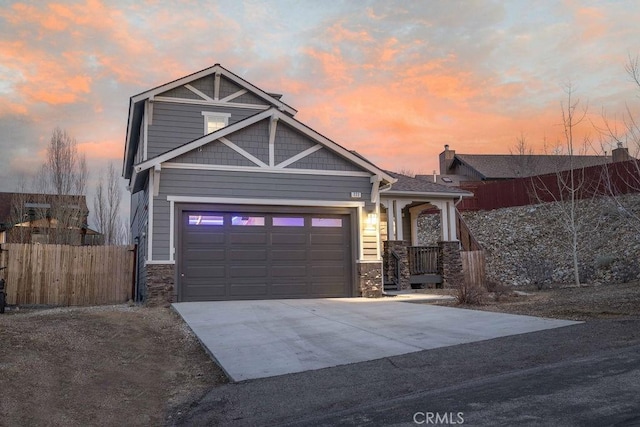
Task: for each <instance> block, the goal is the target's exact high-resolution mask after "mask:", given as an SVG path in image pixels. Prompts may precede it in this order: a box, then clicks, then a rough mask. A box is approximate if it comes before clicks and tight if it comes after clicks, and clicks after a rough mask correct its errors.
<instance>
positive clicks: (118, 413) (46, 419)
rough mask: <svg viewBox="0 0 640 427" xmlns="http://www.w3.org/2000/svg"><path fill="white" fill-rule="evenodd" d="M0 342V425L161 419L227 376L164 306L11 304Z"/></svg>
mask: <svg viewBox="0 0 640 427" xmlns="http://www.w3.org/2000/svg"><path fill="white" fill-rule="evenodd" d="M0 343H1V345H0V414H2V416H1V417H0V425H7V426H21V425H22V426H26V425H28V426H44V425H65V426H86V425H101V426H122V425H161V424H163V423H164V422H165V418H166V416H167V415H166V414H167V413H169V412H171V411H172V410H173V408H174V407H176V406H178V405H182V404H184V402H187V401H191V400H193V399H194V398H197V396H199V395H200V394H201V393H203V392H204V391H205V390H207V389H211V388H212V387H215V386H217V385H220V384H222V383H224V382H226V377H225V376H224V374H223V373H222V372H221V370H220V369H219V368H218V367H217V366H216V365H215V364H214V363H213V362H212V361H211V359H210V358H209V357H208V356H207V354H206V353H205V352H204V350H203V349H202V348H201V346H200V345H199V343H198V342H197V340H196V339H195V337H194V336H193V335H192V334H191V333H190V331H189V329H188V328H187V326H186V325H185V324H184V323H183V322H182V320H181V319H180V318H179V317H178V316H177V315H176V314H175V313H174V312H172V311H171V310H170V309H160V308H159V309H149V308H142V307H128V306H126V305H118V306H101V307H87V308H55V309H44V310H43V309H39V310H24V309H22V310H18V311H16V310H10V311H8V312H7V313H6V314H5V315H1V316H0Z"/></svg>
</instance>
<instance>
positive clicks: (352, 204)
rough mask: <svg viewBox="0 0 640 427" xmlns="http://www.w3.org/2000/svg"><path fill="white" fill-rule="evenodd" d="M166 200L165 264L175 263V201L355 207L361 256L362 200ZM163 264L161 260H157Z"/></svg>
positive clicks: (217, 198)
mask: <svg viewBox="0 0 640 427" xmlns="http://www.w3.org/2000/svg"><path fill="white" fill-rule="evenodd" d="M167 201H169V203H170V206H171V207H170V209H171V211H170V218H171V220H170V221H169V255H170V258H171V260H170V261H167V262H166V263H165V264H173V263H175V256H174V254H175V247H174V245H175V239H174V234H175V212H174V211H175V204H176V203H202V204H212V205H213V204H218V205H220V204H222V205H259V206H291V207H293V208H295V207H296V206H298V207H319V208H356V209H357V210H358V214H357V215H358V221H357V224H358V225H357V226H358V230H357V231H358V244H359V246H360V247H359V248H358V252H359V254H360V258H362V250H363V249H362V232H361V229H362V225H361V216H362V209H363V207H364V206H365V203H364V202H345V201H342V200H337V201H324V200H300V199H246V198H237V199H234V198H229V197H198V196H171V195H169V196H167ZM158 263H159V264H163V262H158Z"/></svg>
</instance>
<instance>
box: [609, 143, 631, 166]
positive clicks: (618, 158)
mask: <svg viewBox="0 0 640 427" xmlns="http://www.w3.org/2000/svg"><path fill="white" fill-rule="evenodd" d="M630 159H631V156H630V155H629V149H628V148H625V147H623V146H622V143H621V142H618V147H617V148H615V149H614V150H613V151H612V152H611V161H613V162H614V163H615V162H624V161H625V160H630Z"/></svg>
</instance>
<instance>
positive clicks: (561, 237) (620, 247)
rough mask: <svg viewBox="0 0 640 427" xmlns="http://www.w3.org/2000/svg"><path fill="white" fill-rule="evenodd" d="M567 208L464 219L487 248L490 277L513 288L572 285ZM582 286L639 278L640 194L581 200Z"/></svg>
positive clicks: (501, 212)
mask: <svg viewBox="0 0 640 427" xmlns="http://www.w3.org/2000/svg"><path fill="white" fill-rule="evenodd" d="M563 206H564V207H566V206H567V205H566V204H564V205H562V204H560V203H545V204H540V205H531V206H523V207H514V208H504V209H496V210H491V211H479V212H465V213H463V217H464V219H465V221H466V222H467V224H468V225H469V229H470V230H471V232H472V233H473V235H474V236H475V237H476V238H477V239H478V240H479V241H480V243H481V244H482V246H483V247H484V249H485V256H486V261H487V265H486V271H487V278H488V279H490V280H495V281H498V282H501V283H506V284H513V285H527V284H543V285H544V284H551V283H571V282H572V280H573V270H572V261H571V251H570V248H569V246H568V243H569V238H570V235H569V234H568V232H567V230H566V224H567V220H566V219H565V214H566V212H567V210H566V208H563ZM576 213H577V215H578V221H576V225H577V227H578V228H577V229H578V236H579V246H578V253H579V265H580V275H581V282H582V283H615V282H625V281H629V280H634V279H637V278H640V259H639V256H640V195H627V196H622V197H620V198H618V199H617V200H614V199H612V198H608V197H602V198H597V199H592V200H583V201H579V202H578V205H577V210H576Z"/></svg>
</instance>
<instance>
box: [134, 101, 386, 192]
mask: <svg viewBox="0 0 640 427" xmlns="http://www.w3.org/2000/svg"><path fill="white" fill-rule="evenodd" d="M272 118H273V119H277V120H279V121H282V122H283V123H285V124H287V125H289V126H291V127H292V128H294V129H295V130H297V131H298V132H301V133H302V134H303V135H305V136H307V137H309V138H311V139H313V140H314V141H316V142H317V143H318V144H321V145H323V146H324V147H326V148H328V149H329V150H331V151H332V152H334V153H336V154H338V155H339V156H341V157H343V158H345V159H346V160H348V161H349V162H351V163H353V164H355V165H357V166H358V167H360V168H362V169H363V170H364V171H367V172H369V173H371V175H375V176H379V177H380V179H381V180H382V181H384V182H387V183H393V182H395V181H396V180H395V178H394V177H393V176H391V175H390V174H389V173H387V172H386V171H384V170H383V169H380V168H379V167H377V166H375V165H374V164H373V163H371V162H370V161H368V160H366V159H364V158H363V157H362V156H360V155H359V154H354V152H352V151H349V150H347V149H346V148H344V147H342V146H341V145H339V144H337V143H336V142H334V141H332V140H330V139H329V138H327V137H325V136H324V135H322V134H320V133H318V132H316V131H315V130H313V129H311V128H310V127H308V126H307V125H305V124H304V123H302V122H300V121H298V120H296V119H295V118H293V117H291V116H289V115H288V114H285V113H284V112H282V111H280V110H278V109H277V108H274V107H272V108H270V109H268V110H265V111H261V112H259V113H257V114H254V115H252V116H249V117H247V118H245V119H243V120H240V121H238V122H236V123H233V124H231V125H229V126H225V127H223V128H220V129H218V130H217V131H215V132H212V133H209V134H207V135H204V136H202V137H200V138H198V139H195V140H193V141H190V142H187V143H186V144H182V145H181V146H179V147H176V148H174V149H173V150H170V151H167V152H165V153H162V154H160V155H158V156H155V157H153V158H151V159H148V160H146V161H143V162H141V163H139V164H137V165H134V166H133V171H134V176H133V179H132V181H133V183H132V184H133V185H132V187H133V188H134V189H136V188H138V185H139V184H140V178H141V177H142V175H140V174H142V173H143V172H145V171H147V170H149V169H151V168H154V167H157V166H160V165H161V164H162V163H164V162H168V161H170V160H172V159H175V158H176V157H178V156H180V155H182V154H185V153H188V152H190V151H193V150H196V149H198V148H199V147H202V146H203V145H205V144H209V143H211V142H214V141H216V140H218V139H220V138H224V137H226V136H227V135H230V134H233V133H234V132H237V131H239V130H241V129H244V128H246V127H248V126H251V125H252V124H254V123H258V122H260V121H262V120H268V119H272ZM319 173H321V171H319ZM139 177H140V178H139Z"/></svg>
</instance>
